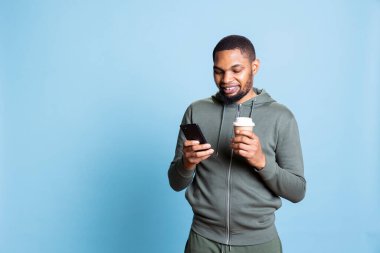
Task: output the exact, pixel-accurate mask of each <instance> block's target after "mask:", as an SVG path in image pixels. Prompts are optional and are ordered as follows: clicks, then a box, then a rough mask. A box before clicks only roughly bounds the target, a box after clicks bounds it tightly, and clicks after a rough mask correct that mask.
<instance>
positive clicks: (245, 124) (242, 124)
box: [233, 117, 255, 131]
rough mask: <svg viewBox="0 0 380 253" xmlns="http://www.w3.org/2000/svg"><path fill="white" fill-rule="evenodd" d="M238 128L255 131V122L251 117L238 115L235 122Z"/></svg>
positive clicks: (235, 126)
mask: <svg viewBox="0 0 380 253" xmlns="http://www.w3.org/2000/svg"><path fill="white" fill-rule="evenodd" d="M233 125H234V128H235V131H236V130H246V131H253V128H254V126H255V123H254V122H253V121H252V118H249V117H237V118H236V119H235V121H234V123H233Z"/></svg>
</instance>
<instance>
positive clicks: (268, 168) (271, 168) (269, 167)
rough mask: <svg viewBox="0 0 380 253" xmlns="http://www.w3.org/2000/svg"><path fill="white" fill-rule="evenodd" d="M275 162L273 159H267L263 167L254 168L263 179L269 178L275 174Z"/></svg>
mask: <svg viewBox="0 0 380 253" xmlns="http://www.w3.org/2000/svg"><path fill="white" fill-rule="evenodd" d="M276 168H277V163H276V162H275V161H273V160H272V159H271V160H269V159H268V160H267V161H266V164H265V167H264V168H263V169H261V170H256V171H257V173H258V174H259V175H260V176H261V177H262V178H263V179H264V180H269V179H271V178H272V177H273V176H274V175H275V174H276Z"/></svg>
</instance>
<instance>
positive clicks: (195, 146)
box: [192, 143, 211, 151]
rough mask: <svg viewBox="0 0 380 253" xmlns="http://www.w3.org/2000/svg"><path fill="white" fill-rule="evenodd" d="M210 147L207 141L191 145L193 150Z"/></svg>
mask: <svg viewBox="0 0 380 253" xmlns="http://www.w3.org/2000/svg"><path fill="white" fill-rule="evenodd" d="M210 148H211V145H210V144H208V143H206V144H201V145H194V146H192V150H193V151H199V150H205V149H210Z"/></svg>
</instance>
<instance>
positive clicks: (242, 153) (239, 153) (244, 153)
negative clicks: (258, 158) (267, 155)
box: [235, 149, 255, 159]
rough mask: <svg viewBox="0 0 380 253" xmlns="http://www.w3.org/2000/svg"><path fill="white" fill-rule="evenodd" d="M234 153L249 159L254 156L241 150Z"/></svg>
mask: <svg viewBox="0 0 380 253" xmlns="http://www.w3.org/2000/svg"><path fill="white" fill-rule="evenodd" d="M235 153H236V154H238V155H240V156H242V157H245V158H249V159H252V158H253V157H254V156H255V154H252V153H250V152H247V151H245V150H241V149H239V150H237V151H236V152H235Z"/></svg>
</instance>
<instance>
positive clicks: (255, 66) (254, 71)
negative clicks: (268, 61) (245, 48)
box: [251, 59, 260, 75]
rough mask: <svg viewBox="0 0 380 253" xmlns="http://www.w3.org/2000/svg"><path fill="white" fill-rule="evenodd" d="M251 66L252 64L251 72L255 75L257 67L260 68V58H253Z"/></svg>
mask: <svg viewBox="0 0 380 253" xmlns="http://www.w3.org/2000/svg"><path fill="white" fill-rule="evenodd" d="M251 66H252V73H253V74H254V75H256V74H257V72H258V71H259V68H260V60H259V59H256V60H254V61H253V62H252V63H251Z"/></svg>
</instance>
